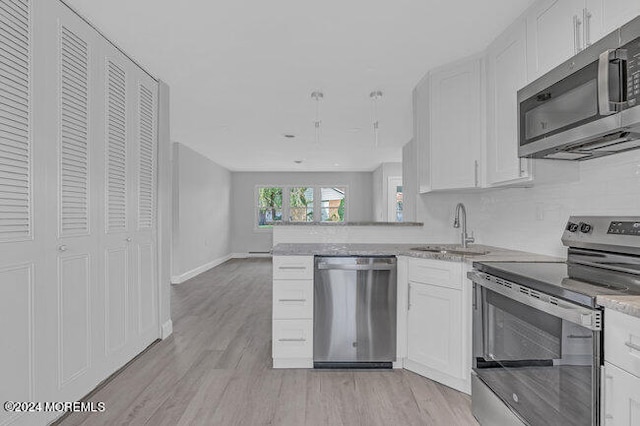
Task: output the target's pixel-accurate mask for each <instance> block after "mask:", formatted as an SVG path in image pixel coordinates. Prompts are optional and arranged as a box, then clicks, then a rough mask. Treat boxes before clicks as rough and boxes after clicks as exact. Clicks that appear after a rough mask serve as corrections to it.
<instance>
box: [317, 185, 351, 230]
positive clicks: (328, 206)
mask: <svg viewBox="0 0 640 426" xmlns="http://www.w3.org/2000/svg"><path fill="white" fill-rule="evenodd" d="M345 191H346V188H340V187H334V188H320V192H321V194H322V198H321V199H320V208H321V211H320V216H321V220H322V221H323V222H344V212H345V203H346V200H345Z"/></svg>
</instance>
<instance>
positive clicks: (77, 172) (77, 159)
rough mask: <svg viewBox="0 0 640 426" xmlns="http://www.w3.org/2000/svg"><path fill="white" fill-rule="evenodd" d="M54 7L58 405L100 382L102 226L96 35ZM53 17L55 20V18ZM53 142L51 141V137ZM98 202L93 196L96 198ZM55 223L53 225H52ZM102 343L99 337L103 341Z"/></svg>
mask: <svg viewBox="0 0 640 426" xmlns="http://www.w3.org/2000/svg"><path fill="white" fill-rule="evenodd" d="M51 3H53V5H52V6H51V7H53V8H55V13H54V14H53V16H54V17H57V19H55V26H56V28H55V34H56V36H55V37H50V41H49V42H50V47H51V51H52V52H55V54H56V58H55V64H56V68H57V73H56V74H55V75H56V81H55V88H56V94H55V99H56V101H57V102H56V106H57V114H56V116H55V117H56V120H55V121H56V123H55V124H56V126H55V135H56V138H55V139H56V140H55V142H56V143H55V146H56V151H55V156H52V158H55V165H53V167H52V169H53V170H55V174H52V177H53V176H55V179H51V182H50V184H49V187H50V188H53V187H54V185H53V184H54V183H55V192H53V191H51V193H55V198H56V200H55V203H53V204H52V205H51V206H50V208H48V210H49V212H50V214H49V217H50V218H51V222H52V223H50V226H49V227H48V228H49V231H50V234H52V235H54V238H55V244H54V247H51V248H49V247H47V251H51V252H52V253H50V254H49V253H47V255H48V256H49V257H50V259H51V264H50V270H49V272H50V275H49V276H50V277H51V278H49V285H50V286H52V287H54V288H55V297H52V300H54V301H55V303H56V309H55V312H56V315H55V316H54V317H53V318H52V322H53V323H54V324H55V332H54V336H56V338H55V340H56V341H55V346H54V347H55V350H54V351H53V357H54V358H55V359H56V362H55V367H54V369H55V371H56V374H55V388H54V395H55V397H56V400H76V399H78V398H81V397H82V396H84V395H85V394H86V391H87V389H91V388H92V387H93V386H95V384H96V383H97V379H96V374H95V371H94V368H95V360H94V358H95V355H96V354H97V353H98V351H99V349H100V346H99V345H96V344H95V342H96V341H99V340H100V339H101V336H100V334H101V331H102V330H101V329H100V328H99V327H97V325H98V323H99V321H100V316H101V312H102V311H101V307H100V305H99V304H96V303H93V301H94V300H95V299H96V298H99V299H101V289H100V287H99V285H98V269H99V264H98V262H99V257H98V256H97V254H98V243H99V238H100V229H99V228H98V226H97V222H98V221H99V216H98V211H99V206H100V205H99V203H98V201H99V200H98V199H97V196H98V194H97V192H98V191H97V190H96V189H97V188H96V184H95V183H94V182H93V181H94V179H95V175H96V172H97V171H98V170H99V169H100V168H99V167H96V163H97V161H96V160H98V158H99V157H98V154H99V152H98V150H97V147H96V146H95V145H96V137H95V136H96V134H98V133H97V131H98V130H99V129H95V128H94V127H95V125H96V124H97V123H95V121H94V120H93V117H94V114H96V113H98V111H96V107H100V106H101V105H100V102H99V100H98V99H97V97H99V96H100V91H99V90H98V87H97V86H96V78H97V74H98V71H99V60H98V59H99V58H98V57H97V56H96V53H97V46H96V45H97V43H98V37H97V36H96V34H95V32H94V31H93V30H92V29H91V28H90V27H89V26H88V25H87V24H86V23H85V22H84V21H82V20H81V19H80V18H79V17H78V16H77V15H76V14H75V13H73V12H72V11H71V10H70V9H68V8H67V7H66V6H64V5H62V4H61V3H59V2H57V1H56V2H51ZM52 19H53V18H52ZM51 144H52V145H53V138H52V140H51ZM94 198H96V199H94ZM54 219H55V224H54V223H53V220H54ZM102 339H103V338H102Z"/></svg>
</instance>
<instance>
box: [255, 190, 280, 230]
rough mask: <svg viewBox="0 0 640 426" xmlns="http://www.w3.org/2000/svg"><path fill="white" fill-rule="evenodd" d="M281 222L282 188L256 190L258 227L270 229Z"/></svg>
mask: <svg viewBox="0 0 640 426" xmlns="http://www.w3.org/2000/svg"><path fill="white" fill-rule="evenodd" d="M279 221H282V188H278V187H261V188H258V227H259V228H270V227H271V226H272V224H273V222H279Z"/></svg>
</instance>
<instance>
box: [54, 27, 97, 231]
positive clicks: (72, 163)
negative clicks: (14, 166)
mask: <svg viewBox="0 0 640 426" xmlns="http://www.w3.org/2000/svg"><path fill="white" fill-rule="evenodd" d="M88 87H89V46H88V44H87V43H86V42H85V41H84V40H82V38H80V37H79V36H77V35H76V34H75V33H74V32H73V31H71V30H70V29H69V28H67V27H65V26H62V27H61V28H60V150H59V155H60V159H59V161H60V166H59V167H60V184H59V200H60V213H59V215H60V220H59V232H60V236H62V237H67V236H74V235H86V234H88V233H89V229H90V224H89V143H88V135H89V92H88Z"/></svg>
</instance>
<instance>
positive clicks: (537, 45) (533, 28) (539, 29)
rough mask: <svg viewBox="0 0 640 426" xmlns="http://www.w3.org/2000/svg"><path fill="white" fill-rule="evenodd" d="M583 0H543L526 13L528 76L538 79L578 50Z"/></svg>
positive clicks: (580, 38) (581, 40) (580, 43)
mask: <svg viewBox="0 0 640 426" xmlns="http://www.w3.org/2000/svg"><path fill="white" fill-rule="evenodd" d="M583 9H584V0H543V1H540V2H538V3H536V4H535V5H534V6H533V7H532V8H531V9H530V11H529V13H528V14H527V55H528V56H529V64H528V65H529V79H530V80H535V79H536V78H538V77H540V76H541V75H542V74H544V73H545V72H547V71H549V70H551V69H552V68H554V67H555V66H557V65H560V64H561V63H562V62H563V61H565V60H567V59H569V58H570V57H571V56H573V55H575V54H576V53H578V51H579V50H580V48H581V46H582V43H583V35H582V29H583V25H584V23H583V22H582V21H583V17H582V13H583Z"/></svg>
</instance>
